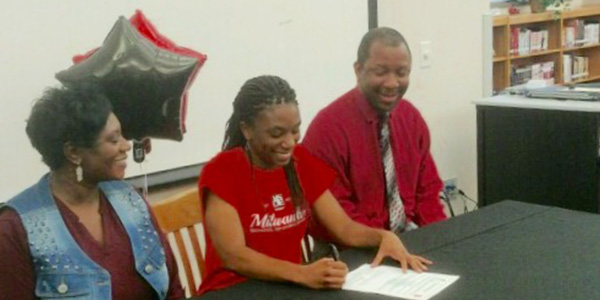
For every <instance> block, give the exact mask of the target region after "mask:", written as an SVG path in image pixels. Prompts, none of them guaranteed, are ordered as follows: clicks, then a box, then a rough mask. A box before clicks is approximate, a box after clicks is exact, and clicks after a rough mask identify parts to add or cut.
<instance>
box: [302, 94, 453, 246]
mask: <svg viewBox="0 0 600 300" xmlns="http://www.w3.org/2000/svg"><path fill="white" fill-rule="evenodd" d="M389 126H390V143H391V147H392V155H393V156H394V163H395V171H396V179H397V184H398V189H399V191H400V195H401V197H402V202H403V203H404V209H405V212H406V216H407V220H409V221H413V222H414V223H416V224H417V225H419V226H423V225H426V224H429V223H432V222H436V221H439V220H444V219H446V215H445V214H444V211H443V206H442V203H441V201H440V198H439V194H440V191H441V189H442V186H443V183H442V181H441V180H440V178H439V175H438V172H437V169H436V167H435V163H434V161H433V158H432V157H431V154H430V152H429V147H430V138H429V130H428V129H427V125H426V124H425V121H424V120H423V117H421V114H420V113H419V112H418V111H417V109H416V108H415V107H414V106H413V105H412V104H410V103H409V102H408V101H406V100H405V99H402V100H400V102H399V103H398V105H397V106H396V107H395V108H394V109H393V110H392V111H391V112H390V116H389ZM379 128H380V126H379V116H378V113H377V111H376V110H375V109H374V108H373V107H372V106H371V105H370V104H369V103H368V101H367V99H366V98H365V97H364V95H363V94H362V93H361V92H360V91H359V90H358V89H357V88H355V89H352V90H351V91H349V92H348V93H346V94H345V95H343V96H341V97H340V98H338V99H337V100H335V101H334V102H332V103H331V104H329V105H328V106H327V107H325V108H324V109H323V110H321V111H320V112H319V113H318V114H317V116H316V117H315V118H314V119H313V121H312V122H311V124H310V126H309V128H308V130H307V132H306V135H305V137H304V139H303V140H302V144H303V145H304V146H305V147H306V148H308V150H309V151H311V153H312V154H314V155H315V156H317V157H319V158H321V159H323V160H324V161H325V162H326V163H328V164H329V166H331V167H332V168H333V169H334V170H336V171H337V172H338V180H337V182H336V183H335V184H334V185H333V187H331V192H332V193H333V195H334V196H335V197H336V198H337V199H338V201H339V202H340V204H341V206H342V207H343V208H344V210H345V211H346V212H347V213H348V215H349V216H350V217H351V218H352V219H354V220H356V221H358V222H360V223H363V224H365V225H368V226H371V227H376V228H386V229H388V228H389V211H388V205H387V203H386V198H385V177H384V176H385V175H384V171H383V166H382V161H381V153H380V148H379ZM313 234H316V235H317V236H322V237H323V232H322V231H320V232H313Z"/></svg>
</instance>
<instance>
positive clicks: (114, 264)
mask: <svg viewBox="0 0 600 300" xmlns="http://www.w3.org/2000/svg"><path fill="white" fill-rule="evenodd" d="M54 202H55V203H56V204H57V207H58V210H59V212H60V214H61V216H62V218H63V220H64V221H65V224H66V225H67V228H68V230H69V232H70V233H71V235H72V236H73V238H74V239H75V241H76V242H77V244H79V246H80V247H81V249H83V251H84V252H85V253H86V254H87V255H88V256H89V257H90V258H91V259H92V260H93V261H94V262H96V263H97V264H99V265H100V266H102V267H103V268H104V269H105V270H106V271H108V273H109V274H110V281H111V291H112V299H114V300H119V299H123V300H125V299H127V300H133V299H140V300H141V299H144V300H147V299H156V298H157V296H156V292H155V291H154V290H153V289H152V287H151V286H150V284H148V283H147V282H146V281H145V280H144V279H143V278H142V277H141V276H140V275H139V274H138V273H137V271H136V269H135V260H134V257H133V251H132V249H131V244H130V242H129V237H128V235H127V232H126V231H125V228H124V227H123V225H122V224H121V221H120V220H119V217H118V215H117V214H116V212H115V211H114V210H113V208H112V206H111V205H110V203H109V202H108V201H107V200H106V199H105V198H104V195H102V197H100V209H99V211H100V214H101V215H102V226H103V231H104V245H101V244H100V243H99V242H97V241H96V240H95V239H94V238H93V237H92V236H91V234H90V233H89V232H88V231H87V229H86V228H85V227H84V226H83V224H82V223H80V222H79V218H78V217H77V216H76V215H75V214H74V213H73V212H71V210H70V209H69V208H68V207H67V206H66V205H65V204H63V203H62V202H61V201H57V200H56V199H55V201H54ZM150 213H151V214H152V212H151V211H150ZM153 221H154V226H155V227H156V228H159V227H158V226H157V225H156V220H154V216H153ZM161 241H162V243H163V247H164V249H165V254H166V257H167V269H168V270H169V278H170V281H169V282H170V284H169V291H168V293H167V299H182V298H183V297H184V294H183V290H182V289H181V284H180V282H179V276H178V272H177V265H176V264H175V260H174V258H173V253H172V252H171V248H170V247H169V246H168V244H167V243H166V241H165V239H164V236H163V235H161ZM35 281H36V277H35V271H34V267H33V262H32V259H31V254H30V251H29V246H28V245H27V234H26V232H25V228H24V227H23V224H22V223H21V218H20V217H19V214H18V213H17V212H15V211H14V210H12V209H5V210H4V211H3V212H2V213H1V214H0V295H2V298H3V299H24V300H26V299H38V298H37V297H36V296H35Z"/></svg>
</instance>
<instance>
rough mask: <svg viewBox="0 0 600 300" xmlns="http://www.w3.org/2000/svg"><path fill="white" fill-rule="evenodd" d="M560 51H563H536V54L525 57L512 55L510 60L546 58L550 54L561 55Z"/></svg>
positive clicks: (525, 55)
mask: <svg viewBox="0 0 600 300" xmlns="http://www.w3.org/2000/svg"><path fill="white" fill-rule="evenodd" d="M560 51H561V49H551V50H544V51H536V52H531V53H528V54H524V55H511V56H510V59H512V60H516V59H521V58H529V57H535V56H544V55H548V54H556V53H559V52H560Z"/></svg>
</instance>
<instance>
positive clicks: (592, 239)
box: [199, 201, 600, 300]
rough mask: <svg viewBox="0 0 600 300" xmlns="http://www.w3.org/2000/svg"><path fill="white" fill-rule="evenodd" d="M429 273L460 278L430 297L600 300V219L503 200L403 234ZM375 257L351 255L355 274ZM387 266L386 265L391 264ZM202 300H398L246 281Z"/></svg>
mask: <svg viewBox="0 0 600 300" xmlns="http://www.w3.org/2000/svg"><path fill="white" fill-rule="evenodd" d="M402 240H403V241H404V243H405V244H406V246H407V247H408V248H409V249H410V250H411V252H413V253H418V254H421V255H423V256H425V257H427V258H429V259H431V260H433V261H434V265H433V266H431V267H430V271H431V272H436V273H444V274H452V275H459V276H460V278H459V279H458V281H456V282H455V283H454V284H452V285H450V286H449V287H448V288H446V289H445V290H443V291H442V292H441V293H440V294H438V295H436V296H435V297H433V299H434V300H445V299H544V300H545V299H600V287H598V282H600V253H598V252H599V250H600V216H598V215H596V214H591V213H585V212H578V211H571V210H566V209H562V208H557V207H548V206H541V205H536V204H528V203H521V202H516V201H503V202H500V203H496V204H493V205H490V206H487V207H485V208H482V209H480V210H478V211H475V212H472V213H468V214H466V215H462V216H459V217H456V218H453V219H450V220H447V221H444V222H440V223H437V224H433V225H430V226H427V227H423V228H421V229H419V230H417V231H413V232H408V233H405V234H403V235H402ZM373 254H374V252H373V251H368V250H354V249H353V250H347V251H343V252H342V255H341V256H342V260H344V261H345V262H346V263H347V264H348V266H349V268H350V269H351V270H352V269H354V268H356V267H358V266H360V265H361V264H363V263H367V262H370V261H371V259H372V257H373ZM391 263H392V262H391V261H386V264H391ZM199 299H277V300H283V299H311V300H317V299H327V300H335V299H397V298H391V297H387V296H381V295H375V294H365V293H358V292H350V291H314V290H309V289H305V288H302V287H298V286H294V285H292V284H284V283H268V282H262V281H258V280H249V281H247V282H244V283H242V284H238V285H236V286H233V287H231V288H228V289H225V290H221V291H217V292H210V293H207V294H206V295H204V296H203V297H200V298H199Z"/></svg>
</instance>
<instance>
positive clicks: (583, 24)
mask: <svg viewBox="0 0 600 300" xmlns="http://www.w3.org/2000/svg"><path fill="white" fill-rule="evenodd" d="M599 40H600V24H599V23H598V21H597V20H580V19H576V20H569V21H568V22H567V23H566V25H565V27H564V28H563V42H562V43H563V46H564V47H568V48H573V47H581V46H585V45H589V44H596V43H598V42H599Z"/></svg>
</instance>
